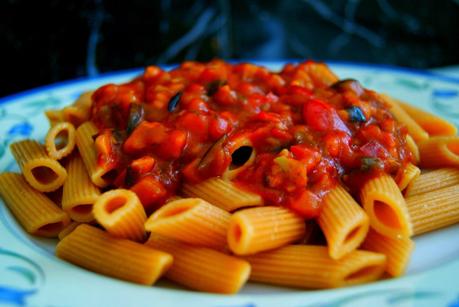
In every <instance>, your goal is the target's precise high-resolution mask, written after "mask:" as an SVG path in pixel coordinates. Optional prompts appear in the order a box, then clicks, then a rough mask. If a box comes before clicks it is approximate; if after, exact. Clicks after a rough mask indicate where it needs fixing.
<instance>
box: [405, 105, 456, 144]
mask: <svg viewBox="0 0 459 307" xmlns="http://www.w3.org/2000/svg"><path fill="white" fill-rule="evenodd" d="M398 103H399V105H400V106H401V107H402V109H403V110H405V112H406V113H408V114H409V115H410V116H411V117H412V118H413V119H414V120H415V121H416V122H417V123H418V124H419V125H420V126H421V127H422V128H423V129H424V130H425V131H426V132H427V133H428V134H429V135H431V136H435V135H456V134H457V128H456V126H454V124H452V123H450V122H449V121H447V120H445V119H443V118H441V117H438V116H436V115H434V114H432V113H429V112H426V111H424V110H422V109H420V108H417V107H415V106H412V105H410V104H407V103H404V102H401V101H398Z"/></svg>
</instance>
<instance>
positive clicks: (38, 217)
mask: <svg viewBox="0 0 459 307" xmlns="http://www.w3.org/2000/svg"><path fill="white" fill-rule="evenodd" d="M0 196H1V198H3V200H4V201H5V204H6V205H7V207H8V208H9V209H10V210H11V212H12V213H13V215H14V216H15V217H16V219H17V220H18V221H19V223H20V224H21V225H22V227H24V229H25V230H26V231H27V232H28V233H30V234H33V235H37V236H42V237H56V236H57V235H58V234H59V232H60V231H61V230H62V229H63V228H64V227H65V226H66V225H67V224H68V223H69V222H70V219H69V217H68V215H67V213H65V212H64V211H62V209H61V208H59V207H58V206H57V205H56V204H54V203H53V202H52V201H51V200H50V199H49V198H47V197H46V196H45V195H44V194H42V193H40V192H38V191H36V190H34V189H33V188H32V187H30V186H29V185H28V184H27V182H26V181H25V180H24V177H23V176H22V175H21V174H16V173H2V174H0Z"/></svg>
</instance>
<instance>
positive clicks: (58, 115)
mask: <svg viewBox="0 0 459 307" xmlns="http://www.w3.org/2000/svg"><path fill="white" fill-rule="evenodd" d="M45 116H46V118H47V119H48V122H49V125H50V126H51V127H53V126H54V125H56V124H57V123H60V122H63V121H64V116H63V115H62V110H54V109H53V110H46V111H45Z"/></svg>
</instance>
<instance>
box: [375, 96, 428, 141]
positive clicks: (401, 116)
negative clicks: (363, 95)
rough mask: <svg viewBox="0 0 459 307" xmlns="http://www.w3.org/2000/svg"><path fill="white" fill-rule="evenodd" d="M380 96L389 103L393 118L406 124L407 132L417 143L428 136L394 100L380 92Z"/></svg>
mask: <svg viewBox="0 0 459 307" xmlns="http://www.w3.org/2000/svg"><path fill="white" fill-rule="evenodd" d="M380 97H381V98H382V99H383V100H384V101H385V102H386V103H387V104H388V105H389V107H390V111H391V112H392V114H393V115H394V116H395V118H396V119H397V120H398V121H399V122H401V123H403V124H404V125H405V126H406V128H407V129H408V133H409V134H410V135H411V136H412V137H413V139H414V140H415V141H416V142H417V143H419V142H422V141H425V140H427V139H428V138H429V134H428V133H427V132H426V131H425V130H424V129H422V127H421V126H420V125H419V124H418V123H417V122H416V121H415V120H414V119H413V118H411V116H410V115H408V113H406V112H405V110H403V109H402V108H401V107H400V105H399V104H398V103H397V101H396V100H394V99H393V98H391V97H389V96H388V95H385V94H380Z"/></svg>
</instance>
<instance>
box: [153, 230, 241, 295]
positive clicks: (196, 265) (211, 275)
mask: <svg viewBox="0 0 459 307" xmlns="http://www.w3.org/2000/svg"><path fill="white" fill-rule="evenodd" d="M145 244H146V245H148V246H151V247H153V248H155V249H158V250H162V251H165V252H167V253H169V254H171V255H172V256H173V257H174V264H173V266H172V267H171V268H170V270H169V271H167V273H166V277H167V278H168V279H170V280H172V281H175V282H176V283H178V284H181V285H184V286H186V287H188V288H191V289H194V290H199V291H206V292H214V293H226V294H233V293H237V292H238V291H239V290H240V289H241V288H242V286H243V285H244V284H245V283H246V281H247V279H248V278H249V275H250V265H249V264H248V263H247V261H245V260H242V259H238V258H236V257H234V256H230V255H226V254H224V253H221V252H218V251H215V250H213V249H210V248H206V247H196V246H191V245H188V244H185V243H180V242H178V241H175V240H172V239H169V238H166V237H163V236H161V235H158V234H155V233H152V234H151V236H150V239H149V240H148V241H147V242H146V243H145Z"/></svg>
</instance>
